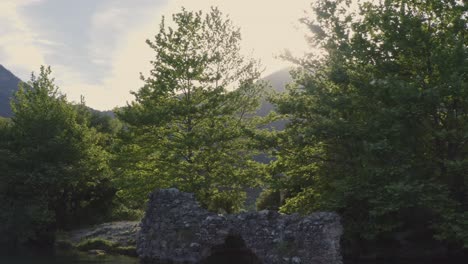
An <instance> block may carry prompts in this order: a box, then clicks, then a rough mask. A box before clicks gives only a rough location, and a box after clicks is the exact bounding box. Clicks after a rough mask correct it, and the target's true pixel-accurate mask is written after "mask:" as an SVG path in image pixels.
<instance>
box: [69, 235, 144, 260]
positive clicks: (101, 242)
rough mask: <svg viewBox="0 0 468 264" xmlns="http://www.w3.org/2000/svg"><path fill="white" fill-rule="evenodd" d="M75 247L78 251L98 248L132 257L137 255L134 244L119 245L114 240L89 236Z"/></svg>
mask: <svg viewBox="0 0 468 264" xmlns="http://www.w3.org/2000/svg"><path fill="white" fill-rule="evenodd" d="M76 248H77V249H78V250H80V251H89V250H94V249H100V250H104V251H106V252H107V253H110V254H119V255H125V256H133V257H135V256H136V255H137V254H136V248H135V247H134V246H127V247H123V246H119V244H118V243H116V242H112V241H109V240H106V239H102V238H91V239H86V240H83V241H81V242H80V243H78V244H77V245H76Z"/></svg>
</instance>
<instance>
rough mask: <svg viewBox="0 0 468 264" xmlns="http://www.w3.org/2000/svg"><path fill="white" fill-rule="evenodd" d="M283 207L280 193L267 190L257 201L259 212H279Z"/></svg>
mask: <svg viewBox="0 0 468 264" xmlns="http://www.w3.org/2000/svg"><path fill="white" fill-rule="evenodd" d="M280 206H281V195H280V192H279V191H276V190H271V189H266V190H264V191H263V192H262V193H261V194H260V196H259V197H258V199H257V211H261V210H274V211H278V209H279V207H280Z"/></svg>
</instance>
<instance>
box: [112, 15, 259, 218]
mask: <svg viewBox="0 0 468 264" xmlns="http://www.w3.org/2000/svg"><path fill="white" fill-rule="evenodd" d="M172 18H173V21H174V24H175V26H174V27H167V26H166V25H165V21H164V19H163V21H162V22H161V26H160V30H159V32H158V34H157V35H156V36H155V38H154V40H152V41H150V40H148V41H147V43H148V45H149V46H150V47H151V48H152V49H153V50H154V51H155V58H154V59H153V61H152V62H151V63H152V65H153V69H152V70H151V72H150V76H149V77H143V76H142V79H143V80H144V81H145V85H144V86H143V87H142V88H141V89H140V90H139V91H138V92H136V93H134V95H135V99H136V100H135V102H133V103H132V104H130V105H128V106H127V107H125V108H123V109H121V110H120V111H119V112H117V115H118V117H119V118H120V119H121V120H122V121H124V122H125V126H126V128H128V129H126V130H125V131H123V133H122V135H121V137H120V139H121V142H120V144H119V147H118V154H119V155H118V157H117V159H116V161H115V164H116V167H117V173H118V174H119V177H118V178H117V180H116V182H117V184H118V185H119V186H120V189H121V191H120V192H119V193H118V195H120V197H122V198H124V199H127V200H130V199H131V200H132V201H134V202H135V203H136V204H137V205H139V206H141V204H142V203H143V202H144V201H145V200H146V196H147V194H148V193H149V192H151V191H153V190H154V189H155V188H166V187H177V188H179V189H181V190H183V191H187V192H194V193H196V195H197V197H198V199H199V200H200V201H201V202H202V203H203V204H204V205H205V206H206V207H209V208H211V209H213V210H215V211H216V210H218V209H222V210H224V211H233V210H234V211H236V210H238V209H239V208H240V205H241V204H242V199H244V197H245V195H242V194H241V191H242V189H243V188H244V186H247V185H255V184H256V183H257V182H258V177H259V174H260V173H261V166H260V165H258V164H257V163H255V162H252V161H249V160H251V159H250V157H251V156H252V155H253V154H254V152H253V150H252V145H253V144H252V140H251V139H250V137H249V135H251V134H252V131H253V130H254V129H255V122H254V121H253V119H252V118H251V116H252V115H251V113H253V111H254V110H255V108H256V107H257V106H258V104H259V100H258V99H259V96H260V91H261V88H262V86H263V84H261V83H258V82H257V78H258V77H259V72H258V70H257V68H256V64H257V63H256V62H255V61H252V60H246V59H245V58H243V57H242V56H241V55H240V46H239V44H240V33H239V30H238V29H237V28H235V27H234V26H233V25H232V23H231V21H230V20H229V19H226V18H225V17H224V16H223V15H222V14H221V12H220V11H219V10H217V9H212V10H211V12H209V13H208V14H206V15H203V14H202V13H201V12H189V11H186V10H182V11H181V12H180V13H177V14H174V15H173V17H172ZM219 207H221V208H219Z"/></svg>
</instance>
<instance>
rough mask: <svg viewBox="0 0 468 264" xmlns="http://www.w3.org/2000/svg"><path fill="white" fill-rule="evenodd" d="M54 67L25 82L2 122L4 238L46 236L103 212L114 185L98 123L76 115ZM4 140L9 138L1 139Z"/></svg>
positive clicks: (12, 241)
mask: <svg viewBox="0 0 468 264" xmlns="http://www.w3.org/2000/svg"><path fill="white" fill-rule="evenodd" d="M50 75H51V70H50V68H46V67H41V69H40V73H39V75H38V76H36V75H34V74H33V75H32V77H31V81H30V82H29V83H28V84H27V85H25V84H21V85H20V89H19V91H18V92H17V93H16V94H15V96H14V98H13V100H12V103H11V106H12V109H13V113H14V116H13V117H12V119H11V123H10V124H9V125H8V126H7V127H5V126H3V127H2V128H0V130H2V131H3V132H4V133H1V134H2V142H1V144H0V150H1V152H2V153H6V154H5V155H3V154H2V158H1V159H2V168H3V169H4V170H2V171H1V173H0V188H1V192H0V196H1V203H0V207H1V208H2V213H1V214H0V218H1V219H2V221H1V222H2V223H3V225H2V227H1V229H0V234H2V235H1V236H2V242H8V243H10V244H22V243H25V242H28V241H33V240H42V239H44V238H46V237H47V236H49V235H50V234H51V232H52V231H54V230H56V229H63V228H70V227H73V226H77V225H79V224H84V223H90V222H93V220H94V221H95V220H97V219H96V218H94V219H93V217H95V216H98V217H100V216H103V215H104V214H105V212H106V211H107V210H108V208H109V206H108V204H106V203H108V202H109V201H110V200H111V199H112V197H113V195H114V193H115V191H114V189H113V188H112V187H111V181H110V169H109V167H108V154H107V153H106V152H105V151H104V150H103V149H102V147H100V146H99V145H98V144H97V143H98V138H99V136H98V135H97V132H96V131H95V130H94V129H91V128H89V127H88V126H87V125H86V124H85V123H83V122H79V120H80V119H79V118H78V113H77V111H76V110H75V107H74V106H73V105H72V104H70V103H68V102H67V100H66V97H65V96H64V95H62V94H61V93H60V92H59V90H58V87H57V86H56V85H55V84H54V80H53V79H52V78H51V77H50ZM3 139H4V140H3Z"/></svg>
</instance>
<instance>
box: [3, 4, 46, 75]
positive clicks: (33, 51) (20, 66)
mask: <svg viewBox="0 0 468 264" xmlns="http://www.w3.org/2000/svg"><path fill="white" fill-rule="evenodd" d="M37 2H38V1H37V0H36V1H32V0H29V1H26V0H25V1H13V0H4V1H1V2H0V24H1V25H2V28H1V29H0V54H1V56H0V63H2V64H4V65H5V66H6V67H8V68H9V69H11V70H12V71H14V72H15V73H16V74H18V75H19V76H20V77H22V78H23V79H25V78H28V77H29V74H30V73H31V69H34V68H38V67H39V66H40V65H42V64H44V62H45V60H44V55H45V53H46V52H45V50H44V49H43V48H42V46H44V45H50V44H51V43H50V42H48V41H47V40H45V39H41V38H40V36H38V35H37V34H36V33H35V32H34V31H32V30H31V28H30V27H28V25H27V24H26V23H25V22H24V20H23V19H22V17H21V15H20V14H19V12H18V10H19V8H21V7H23V6H25V5H28V4H32V3H37ZM41 45H42V46H41Z"/></svg>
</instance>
